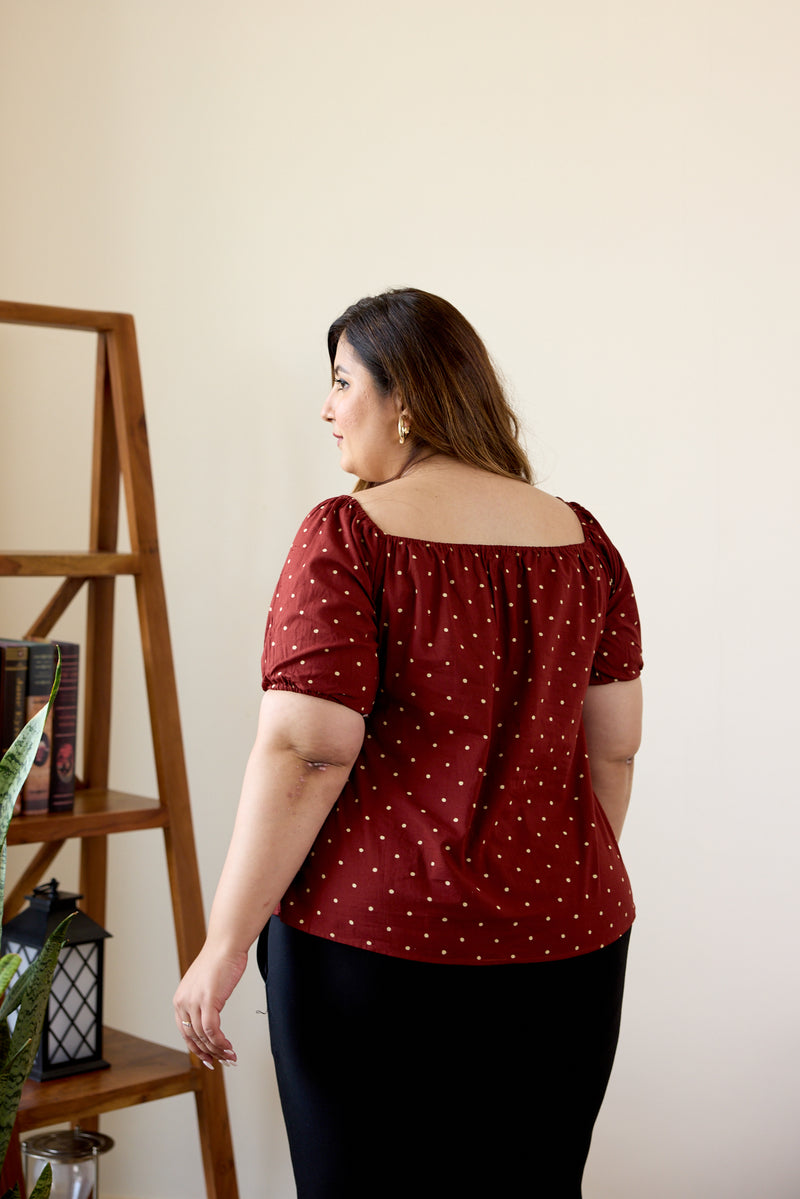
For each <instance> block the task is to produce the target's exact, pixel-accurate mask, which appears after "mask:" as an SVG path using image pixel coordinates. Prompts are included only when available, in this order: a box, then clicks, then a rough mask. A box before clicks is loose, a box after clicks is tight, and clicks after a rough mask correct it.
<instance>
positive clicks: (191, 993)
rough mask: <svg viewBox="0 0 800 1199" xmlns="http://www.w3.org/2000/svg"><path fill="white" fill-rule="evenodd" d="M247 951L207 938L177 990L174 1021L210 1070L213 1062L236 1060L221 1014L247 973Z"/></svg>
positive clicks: (228, 1062)
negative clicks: (227, 951)
mask: <svg viewBox="0 0 800 1199" xmlns="http://www.w3.org/2000/svg"><path fill="white" fill-rule="evenodd" d="M246 965H247V954H246V953H233V954H225V953H223V952H221V951H220V950H218V949H216V948H215V947H214V946H213V945H211V944H210V943H209V942H208V941H206V943H205V945H204V946H203V948H202V950H201V951H200V953H199V954H198V956H197V957H196V958H195V960H194V962H192V965H191V966H190V967H189V969H188V970H187V971H186V974H185V975H184V977H183V978H182V979H181V983H180V986H179V987H178V989H177V991H176V992H175V998H174V999H173V1007H174V1008H175V1023H176V1024H177V1026H178V1031H179V1033H180V1034H181V1036H182V1037H183V1039H184V1041H185V1042H186V1046H187V1048H188V1049H190V1050H191V1052H192V1053H194V1054H195V1055H196V1057H198V1058H199V1059H200V1061H201V1062H202V1063H203V1065H204V1066H206V1067H208V1069H209V1070H213V1068H214V1062H222V1064H223V1065H226V1066H230V1065H234V1064H235V1062H236V1054H235V1052H234V1049H233V1046H232V1045H231V1043H230V1041H229V1040H228V1038H227V1037H226V1036H225V1034H224V1033H223V1031H222V1028H221V1025H220V1015H221V1012H222V1009H223V1007H224V1006H225V1004H226V1002H227V1000H228V998H229V996H230V995H231V994H232V992H233V989H234V987H235V986H236V984H237V983H238V982H239V979H240V978H241V977H242V975H243V974H244V970H245V966H246Z"/></svg>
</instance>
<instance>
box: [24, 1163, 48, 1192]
mask: <svg viewBox="0 0 800 1199" xmlns="http://www.w3.org/2000/svg"><path fill="white" fill-rule="evenodd" d="M52 1184H53V1167H52V1166H51V1165H50V1163H49V1162H45V1167H44V1169H43V1170H42V1172H41V1174H40V1175H39V1177H38V1178H37V1179H36V1186H35V1187H34V1188H33V1190H32V1191H31V1193H30V1195H29V1196H28V1199H48V1195H49V1194H50V1187H51V1186H52Z"/></svg>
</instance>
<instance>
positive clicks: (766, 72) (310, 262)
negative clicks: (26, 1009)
mask: <svg viewBox="0 0 800 1199" xmlns="http://www.w3.org/2000/svg"><path fill="white" fill-rule="evenodd" d="M799 42H800V10H798V8H797V6H796V5H795V4H794V3H792V2H791V0H784V2H780V0H758V2H757V0H737V2H736V3H729V4H721V3H713V2H712V0H676V2H675V3H672V4H669V5H664V4H658V5H656V4H651V3H646V2H645V3H642V2H641V0H566V2H563V3H558V4H555V3H551V4H545V3H541V2H540V0H499V2H498V3H495V4H490V5H485V4H481V5H478V4H475V3H473V2H471V0H424V2H423V0H408V2H407V3H405V4H403V5H396V4H391V5H389V4H386V3H383V2H382V0H369V2H367V0H342V2H341V3H339V4H324V3H322V2H321V0H317V2H316V3H314V2H312V0H293V3H291V4H280V5H279V4H276V3H269V2H267V0H233V2H232V3H229V4H227V5H224V6H220V5H218V4H210V3H207V2H196V0H193V2H191V3H189V2H188V0H183V2H178V0H137V2H136V3H128V4H123V3H120V2H119V0H111V2H109V0H72V2H68V3H64V2H63V0H38V2H37V3H36V4H30V3H28V2H26V0H4V3H3V4H2V5H1V6H0V120H1V121H2V124H1V126H0V172H2V184H1V185H0V292H1V293H3V294H4V296H5V297H6V298H9V299H24V300H29V301H36V302H42V303H52V304H66V305H75V306H86V307H97V308H104V307H105V308H111V309H122V310H127V311H131V312H133V313H134V314H135V316H136V319H137V323H138V330H139V339H140V350H141V356H142V365H143V373H144V381H145V391H146V402H147V407H148V419H149V428H150V435H151V442H152V453H153V461H154V469H155V476H156V480H155V481H156V492H157V501H158V507H159V518H160V528H161V540H162V550H163V556H164V566H165V573H166V583H167V590H168V598H169V602H170V615H171V622H172V631H173V638H174V648H175V654H176V664H177V671H178V682H179V689H180V697H181V703H182V716H183V722H184V730H185V740H186V748H187V755H188V763H189V771H190V782H191V786H192V793H193V803H194V812H195V820H196V829H197V837H198V843H199V853H200V867H201V872H202V877H203V881H204V887H205V893H206V898H207V900H208V901H210V897H211V895H212V893H213V887H214V882H215V879H216V875H217V872H218V870H219V867H220V864H221V860H222V856H223V852H224V844H225V841H226V838H227V835H228V831H229V829H230V825H231V820H232V815H233V807H234V804H235V800H236V796H237V792H238V784H239V779H240V774H241V770H242V768H243V764H244V760H245V756H246V753H247V750H248V747H249V742H250V738H251V736H252V732H253V727H254V717H255V712H256V708H257V704H258V697H259V688H258V657H259V649H260V645H259V642H260V637H261V634H262V630H263V622H264V618H265V612H266V606H267V603H268V600H269V595H270V592H271V588H272V586H273V584H274V581H275V578H276V574H277V571H278V569H279V566H280V563H281V560H282V557H283V554H284V552H285V550H286V548H287V545H288V540H289V538H290V536H291V534H292V532H293V530H294V527H295V526H296V524H297V523H298V522H299V520H300V519H301V517H302V516H303V515H304V513H305V512H306V511H307V509H308V508H310V507H311V505H312V504H313V503H314V502H315V501H316V500H317V499H319V498H322V497H323V496H325V495H328V494H332V493H335V492H336V491H339V490H344V489H346V487H347V485H348V483H347V480H346V479H345V478H344V477H343V476H341V475H340V474H339V473H338V469H337V465H336V455H335V451H334V450H333V449H332V447H331V445H330V439H329V438H328V437H326V436H325V434H324V431H323V428H322V426H321V425H320V424H319V423H318V420H317V415H318V409H319V406H320V404H321V401H322V398H323V396H324V393H325V390H326V358H325V348H324V334H325V330H326V328H327V325H328V322H329V321H330V319H331V318H332V317H333V316H334V315H336V314H337V313H338V312H339V311H340V310H341V309H342V308H343V307H344V306H345V305H346V304H347V303H349V302H350V301H352V300H353V299H355V298H357V297H358V296H360V295H363V294H365V293H368V292H370V291H374V290H377V289H381V288H383V287H384V286H387V285H392V284H404V283H411V284H414V285H417V286H421V287H425V288H428V289H430V290H434V291H438V292H440V293H442V294H444V295H446V296H447V297H448V298H449V299H451V300H452V301H453V302H454V303H456V304H457V305H458V306H459V307H461V308H462V309H463V310H464V311H465V312H466V313H467V315H468V316H469V317H470V318H471V319H472V320H473V321H474V322H475V324H476V325H477V327H478V328H479V330H480V331H481V332H482V333H483V334H484V336H485V338H486V340H487V342H488V344H489V346H490V349H491V350H492V352H493V353H494V355H495V357H496V358H497V360H498V362H499V363H500V364H501V366H502V368H503V370H504V372H505V374H506V376H507V378H508V381H509V384H510V386H511V388H512V390H513V393H514V395H515V397H516V401H517V403H518V406H519V409H520V411H521V413H522V415H523V418H524V420H525V422H526V425H527V428H528V430H529V442H530V446H531V449H532V453H533V456H534V459H535V461H536V463H537V465H538V468H539V471H540V474H541V477H542V480H543V483H544V485H545V486H546V487H547V488H548V489H550V490H552V491H554V492H557V493H558V494H561V495H563V496H566V497H568V498H575V499H580V500H581V501H582V502H584V503H585V504H587V505H588V506H589V507H590V508H592V509H593V510H595V512H596V513H597V514H598V516H599V518H600V519H601V521H602V522H603V523H604V524H605V525H606V526H607V527H608V528H609V530H610V531H611V532H612V533H613V535H614V537H615V539H616V540H617V542H618V543H619V545H620V547H621V548H622V550H623V552H624V553H625V556H626V558H627V560H628V562H629V565H630V568H631V571H632V573H633V575H634V578H635V580H636V582H637V590H638V594H639V599H640V605H641V609H642V614H643V620H644V628H645V634H646V644H647V675H646V682H647V728H646V742H645V746H644V749H643V751H642V754H641V761H640V766H639V769H638V778H637V788H636V792H637V793H636V797H635V806H634V810H633V812H632V815H631V818H630V823H629V827H628V829H627V830H626V834H625V838H624V849H625V851H626V856H627V858H628V862H629V867H630V870H631V873H632V875H633V879H634V883H635V886H636V891H637V894H638V901H639V910H640V915H639V920H638V923H637V926H636V933H635V939H634V942H633V947H632V959H631V967H630V974H629V988H628V997H627V1009H626V1013H625V1023H624V1030H623V1036H622V1041H621V1045H620V1051H619V1057H618V1067H617V1070H616V1073H615V1076H614V1078H613V1080H612V1084H611V1088H610V1091H609V1095H608V1100H607V1104H606V1107H605V1109H604V1112H603V1114H602V1117H601V1120H600V1123H599V1125H598V1128H597V1132H596V1137H595V1144H594V1148H593V1150H592V1155H591V1159H590V1164H589V1167H588V1174H587V1186H586V1193H587V1196H588V1197H590V1199H642V1197H643V1196H646V1197H647V1199H676V1197H677V1196H681V1199H752V1197H753V1196H754V1195H769V1196H770V1199H789V1197H790V1196H794V1195H797V1193H798V1191H799V1190H800V1166H798V1162H797V1151H796V1112H797V1108H798V1102H800V1093H799V1092H798V1081H797V1070H796V1051H797V1041H798V1035H797V1017H796V995H797V990H798V984H799V983H800V971H799V970H798V966H797V953H796V943H797V907H798V905H797V876H798V861H797V851H796V846H797V839H798V831H800V830H799V829H798V823H799V821H800V817H799V816H798V811H800V807H799V806H798V804H797V782H796V770H795V769H794V766H795V763H794V753H793V749H794V742H795V740H796V736H797V734H796V675H797V668H798V652H797V638H796V628H797V620H796V606H797V601H796V596H797V584H798V570H797V559H796V547H797V523H796V517H797V513H796V487H797V484H796V467H795V462H794V455H793V453H792V450H793V443H794V444H796V439H797V433H798V416H797V410H798V404H797V400H798V366H797V344H796V343H797V337H796V326H797V279H798V273H799V270H800V262H799V261H798V257H799V256H798V250H799V249H800V237H799V235H798V222H797V206H798V184H800V165H799V164H798V138H797V122H798V105H799V104H800V83H798V75H797V67H796V53H797V45H798V43H799ZM30 337H31V334H29V333H27V332H24V333H23V332H21V331H8V330H6V331H0V386H1V387H2V392H1V393H0V394H2V404H3V426H2V428H3V432H2V441H3V449H4V453H3V470H2V475H0V501H1V502H2V518H0V533H1V534H2V542H3V543H5V544H9V543H14V542H16V543H37V542H38V543H39V544H40V545H42V546H45V545H48V546H50V545H52V546H54V545H64V546H69V545H70V544H76V543H78V542H80V541H81V540H82V538H83V536H84V533H83V530H84V527H85V521H86V517H85V498H86V494H85V487H84V484H83V472H84V470H85V466H86V462H85V452H84V449H83V445H84V439H85V437H86V425H87V414H88V407H87V402H88V396H89V391H90V388H91V375H92V366H91V362H92V351H91V345H89V344H88V342H83V341H82V340H81V338H80V337H78V342H79V343H80V344H77V345H76V343H75V342H72V341H70V344H66V342H67V341H69V339H68V338H65V336H61V335H56V336H54V337H53V338H52V339H51V341H50V342H48V345H47V349H46V350H41V349H39V348H37V347H38V346H40V345H41V343H37V347H34V346H33V343H32V342H31V341H30ZM87 347H88V348H87ZM9 400H14V401H17V402H20V401H21V402H22V403H23V405H24V406H26V407H27V409H29V410H30V412H31V413H35V416H36V418H37V419H38V420H40V421H41V422H42V425H43V427H44V428H46V429H48V430H49V431H50V436H49V438H47V439H46V440H43V439H42V438H40V439H38V440H37V442H36V443H35V445H36V448H35V450H34V442H33V441H32V440H31V439H29V438H27V437H26V436H25V433H26V428H25V423H24V422H23V421H21V420H20V419H19V418H13V419H12V418H11V417H10V416H7V415H6V408H7V405H8V402H9ZM10 444H13V445H16V446H20V445H25V446H26V447H27V451H26V452H24V453H19V452H17V451H16V450H14V451H11V452H10V451H9V445H10ZM34 453H35V455H36V459H37V462H38V464H39V465H38V467H37V469H40V470H43V471H46V470H48V469H49V470H51V471H58V475H59V478H60V479H61V480H62V483H61V486H62V497H63V498H62V501H61V502H59V503H58V504H57V505H55V506H54V505H52V504H51V503H50V500H49V498H48V497H49V494H50V488H49V486H48V485H47V483H46V482H45V484H44V485H37V486H30V484H29V483H26V484H25V498H26V501H27V504H26V509H27V510H26V513H25V517H24V519H23V517H22V516H21V514H20V512H19V505H18V502H17V498H18V497H19V495H20V492H21V489H22V487H23V482H22V481H23V480H29V479H30V477H31V474H32V467H31V455H33V454H34ZM12 457H13V461H12ZM70 464H72V466H71V467H70ZM73 472H74V481H73V477H72V475H73ZM64 480H66V482H65V481H64ZM1 595H2V598H1V599H0V602H1V603H2V605H3V606H2V608H1V609H0V611H2V614H3V616H2V625H3V629H4V630H5V631H6V632H7V633H12V632H16V631H21V628H17V627H16V623H15V622H17V621H19V622H20V625H21V623H22V621H23V619H24V617H23V616H22V614H21V609H20V607H19V601H18V599H17V598H15V597H16V593H15V594H14V595H11V594H10V593H9V592H8V590H7V589H6V588H4V590H3V592H2V593H1ZM122 600H123V602H122V604H121V607H122V609H123V616H124V618H125V619H126V620H128V621H129V624H128V626H127V631H126V630H125V629H123V630H122V631H121V635H120V637H119V647H118V661H117V666H118V682H119V685H118V690H117V697H116V707H115V725H116V743H115V753H114V766H113V770H114V782H115V783H116V785H118V786H120V787H122V788H125V789H129V790H137V789H139V788H141V789H143V790H147V789H150V788H152V786H153V780H152V768H151V766H150V762H149V756H148V755H149V744H148V739H147V733H146V728H145V726H144V723H143V713H144V707H143V700H142V681H141V666H140V663H139V659H138V655H137V652H136V651H135V649H134V648H133V647H132V645H131V637H132V633H133V624H132V621H131V608H132V605H131V603H130V597H129V596H128V595H127V594H123V597H122ZM27 602H28V601H27V600H26V603H27ZM12 626H14V627H12ZM112 852H113V856H112V870H113V875H114V884H113V893H112V896H111V903H110V909H109V915H108V924H109V927H110V928H111V930H112V932H114V933H115V939H114V941H112V942H110V945H109V957H110V966H109V969H110V975H111V981H110V986H109V994H108V1000H107V1016H108V1019H109V1021H110V1022H111V1023H117V1024H120V1025H122V1026H125V1027H129V1028H130V1029H132V1030H133V1031H135V1032H138V1033H140V1034H141V1035H144V1036H148V1037H150V1038H152V1039H156V1040H164V1041H166V1042H168V1043H175V1035H174V1030H173V1026H172V1021H171V1014H170V997H171V994H172V990H173V988H174V984H175V971H176V965H175V955H174V952H173V949H172V943H171V936H170V934H169V931H168V927H167V924H168V922H167V921H166V919H165V910H166V906H167V893H166V883H165V881H164V879H163V873H164V872H163V869H162V866H163V863H162V857H163V852H162V849H161V844H160V841H159V839H158V836H157V835H156V834H135V835H132V836H130V837H128V838H126V839H125V843H124V844H121V843H117V844H114V845H113V851H112ZM67 869H68V864H67V867H65V870H67ZM62 881H64V882H65V883H68V884H69V885H74V884H75V882H76V880H75V879H74V878H66V877H65V878H64V879H63V880H62ZM263 1007H264V1003H263V996H262V992H261V987H260V982H259V979H258V977H257V975H256V972H255V968H254V966H253V967H252V972H251V973H249V975H248V977H247V980H246V981H245V982H244V983H243V985H242V987H241V989H240V991H239V992H238V993H237V995H236V996H235V998H234V1000H233V1001H232V1002H231V1004H230V1010H229V1014H228V1018H227V1023H228V1028H229V1030H230V1032H231V1033H232V1035H233V1039H234V1041H235V1043H236V1045H237V1048H238V1050H239V1055H240V1059H241V1064H240V1065H239V1067H238V1068H237V1069H236V1070H235V1071H230V1072H229V1073H228V1075H227V1076H226V1081H227V1083H228V1088H229V1096H230V1106H231V1111H232V1117H233V1125H234V1135H235V1143H236V1151H237V1156H238V1165H239V1173H240V1180H241V1193H242V1196H243V1199H258V1197H262V1196H264V1197H266V1199H289V1196H291V1194H292V1186H291V1182H290V1171H289V1167H288V1157H287V1151H286V1147H285V1139H284V1134H283V1131H282V1126H281V1123H280V1118H279V1112H278V1106H277V1101H276V1094H275V1086H274V1083H273V1080H272V1077H271V1066H270V1062H269V1059H268V1054H267V1045H266V1031H265V1020H264V1017H263V1015H260V1014H259V1012H258V1009H263ZM104 1126H105V1127H107V1129H108V1131H109V1132H111V1134H112V1135H113V1136H114V1137H115V1138H116V1139H117V1147H116V1149H115V1150H114V1152H113V1153H112V1154H111V1155H110V1156H109V1157H108V1159H107V1160H106V1162H105V1163H104V1193H106V1194H108V1195H109V1196H112V1195H113V1196H123V1195H125V1196H136V1197H137V1199H197V1196H198V1195H199V1194H200V1193H201V1190H202V1184H201V1181H200V1169H199V1155H198V1152H197V1146H196V1133H195V1130H194V1117H193V1108H192V1104H191V1100H189V1099H188V1098H185V1099H184V1098H181V1099H173V1100H169V1101H166V1102H164V1103H158V1104H153V1105H150V1106H149V1107H143V1108H140V1109H137V1110H135V1111H132V1112H126V1113H121V1114H118V1115H116V1116H114V1117H113V1118H109V1119H108V1120H107V1121H106V1122H105V1125H104Z"/></svg>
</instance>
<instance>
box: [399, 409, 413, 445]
mask: <svg viewBox="0 0 800 1199" xmlns="http://www.w3.org/2000/svg"><path fill="white" fill-rule="evenodd" d="M409 433H410V429H409V427H408V425H407V424H406V422H405V421H404V420H403V418H402V416H400V417H398V418H397V435H398V437H399V438H400V444H401V445H403V444H404V442H405V440H406V438H407V437H408V434H409Z"/></svg>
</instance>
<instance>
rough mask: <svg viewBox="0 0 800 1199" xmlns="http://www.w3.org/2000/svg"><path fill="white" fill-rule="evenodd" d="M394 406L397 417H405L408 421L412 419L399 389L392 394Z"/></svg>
mask: <svg viewBox="0 0 800 1199" xmlns="http://www.w3.org/2000/svg"><path fill="white" fill-rule="evenodd" d="M392 404H393V405H394V414H395V416H396V417H398V418H399V417H401V416H404V417H405V418H406V419H407V420H408V419H410V417H409V413H408V409H407V408H406V406H405V402H404V400H403V395H402V393H401V392H400V391H399V390H398V389H397V388H395V389H394V391H393V392H392Z"/></svg>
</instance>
